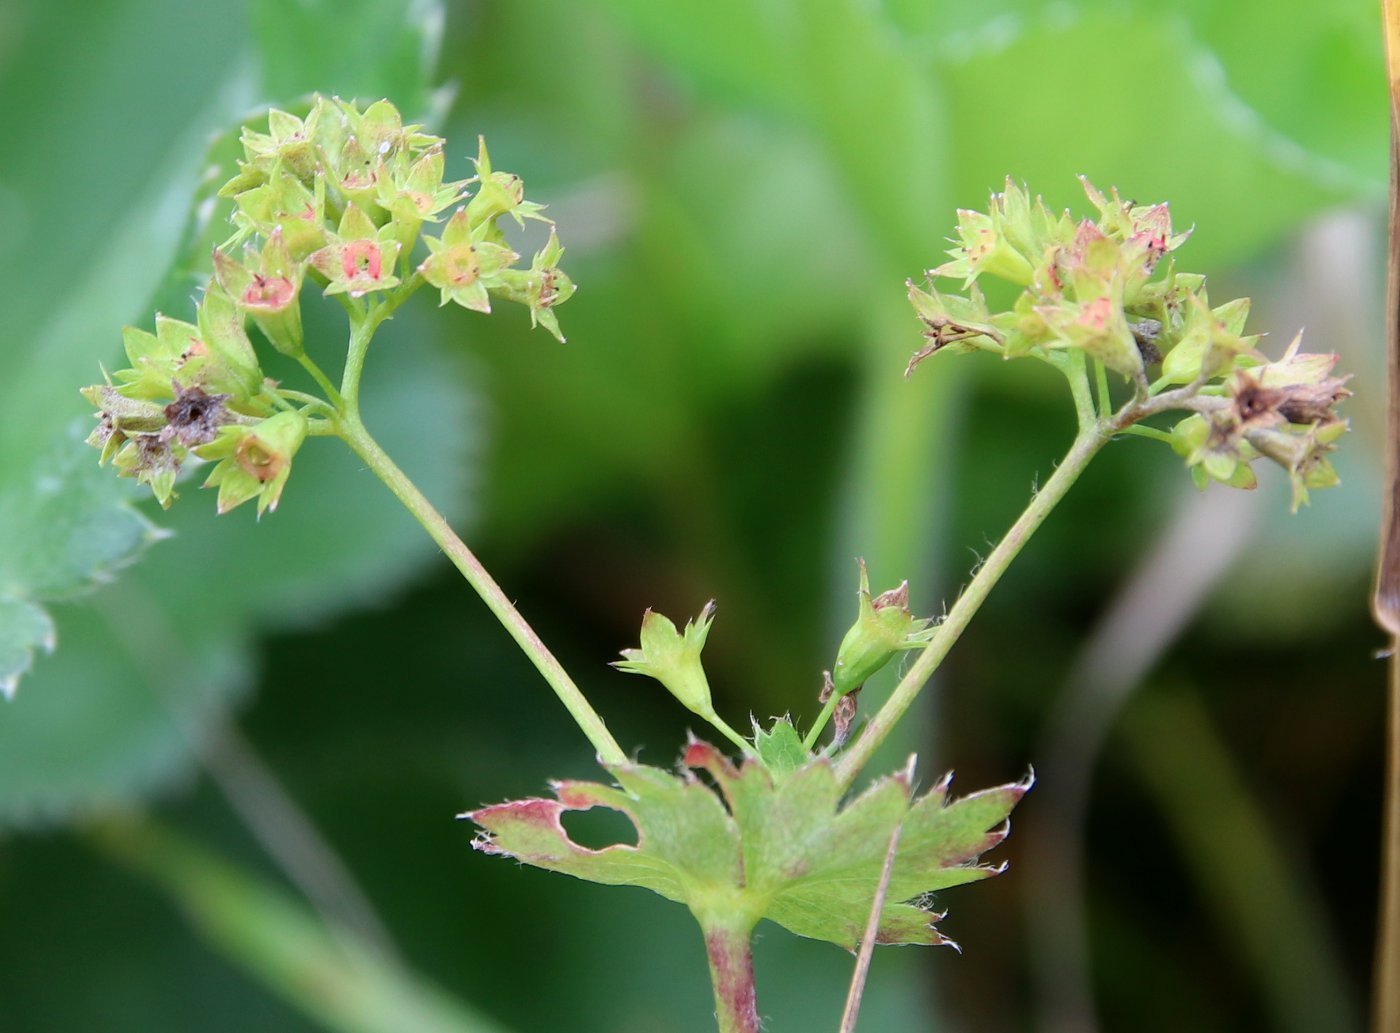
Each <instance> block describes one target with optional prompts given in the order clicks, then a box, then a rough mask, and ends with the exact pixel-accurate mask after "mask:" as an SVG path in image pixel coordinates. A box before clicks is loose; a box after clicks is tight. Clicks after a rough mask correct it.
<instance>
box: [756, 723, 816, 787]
mask: <svg viewBox="0 0 1400 1033" xmlns="http://www.w3.org/2000/svg"><path fill="white" fill-rule="evenodd" d="M753 744H754V747H755V748H756V749H757V750H758V759H759V760H761V761H763V766H764V767H766V768H767V769H768V773H769V774H770V775H772V776H773V779H774V781H778V782H781V781H782V780H783V779H784V778H786V777H787V776H788V775H790V774H792V773H793V772H794V771H796V770H797V769H798V768H800V767H801V766H802V765H803V764H806V763H807V762H808V761H810V760H811V759H812V755H811V754H810V753H808V752H807V750H806V748H805V747H804V746H803V745H802V736H800V735H798V734H797V729H796V728H794V727H793V726H792V718H790V717H780V718H777V719H776V720H775V721H774V722H773V727H772V728H771V729H770V730H769V731H766V732H765V731H764V730H763V729H762V728H760V727H758V724H757V723H755V724H754V729H753Z"/></svg>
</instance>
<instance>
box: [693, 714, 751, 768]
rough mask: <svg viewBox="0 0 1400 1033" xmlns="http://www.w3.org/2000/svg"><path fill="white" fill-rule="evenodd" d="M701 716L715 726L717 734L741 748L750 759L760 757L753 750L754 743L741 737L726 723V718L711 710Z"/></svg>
mask: <svg viewBox="0 0 1400 1033" xmlns="http://www.w3.org/2000/svg"><path fill="white" fill-rule="evenodd" d="M701 716H702V717H704V718H705V720H706V721H708V722H710V724H711V725H712V726H714V729H715V730H716V731H717V732H719V733H720V734H721V735H723V736H724V737H725V738H726V739H728V740H729V741H730V742H732V743H733V744H734V745H735V746H737V747H739V749H740V750H742V751H743V752H744V754H745V755H747V756H749V757H757V756H758V752H757V751H756V750H755V749H754V748H753V743H751V742H749V741H748V740H747V739H745V738H744V737H743V736H742V735H740V734H739V733H738V732H736V731H735V730H734V729H733V728H731V727H730V726H729V722H728V721H726V720H725V719H724V718H722V717H720V716H719V714H718V713H716V712H715V711H714V710H711V711H710V712H709V713H707V714H702V715H701Z"/></svg>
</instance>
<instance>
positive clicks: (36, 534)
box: [0, 437, 161, 696]
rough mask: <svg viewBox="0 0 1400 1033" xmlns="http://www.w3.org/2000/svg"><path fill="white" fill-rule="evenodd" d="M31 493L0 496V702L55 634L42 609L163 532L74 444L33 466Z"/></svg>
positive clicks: (97, 579)
mask: <svg viewBox="0 0 1400 1033" xmlns="http://www.w3.org/2000/svg"><path fill="white" fill-rule="evenodd" d="M34 466H35V471H34V473H33V475H32V476H33V480H31V482H30V483H29V485H28V486H27V487H28V490H26V491H19V490H11V491H5V492H3V493H0V542H6V543H9V545H10V547H9V548H6V549H5V550H4V551H3V552H0V695H4V696H13V695H14V692H15V688H16V686H17V685H18V683H19V679H20V676H21V675H23V674H24V673H25V672H26V671H28V670H29V667H30V663H31V662H32V659H33V654H34V651H35V650H36V649H43V650H44V651H45V652H51V651H52V650H53V647H54V643H55V639H56V632H55V630H54V625H53V619H52V618H51V617H50V616H49V614H48V613H47V611H46V610H45V609H44V608H43V606H42V605H40V604H42V603H48V602H53V601H55V600H59V599H65V598H70V597H72V596H74V595H77V594H79V593H81V592H83V591H85V590H87V589H89V588H91V587H93V586H95V585H97V584H100V583H101V582H103V581H106V580H108V579H109V578H110V577H111V575H112V574H113V573H114V572H115V571H116V570H118V569H119V568H121V567H122V566H123V565H125V564H127V563H129V562H131V561H132V560H133V559H135V558H136V557H137V556H138V555H139V554H140V553H141V552H142V551H143V550H144V549H145V548H146V547H147V546H148V545H150V544H151V543H152V542H153V541H155V540H156V539H157V538H159V537H161V535H160V532H159V531H158V530H157V529H156V528H155V526H154V525H153V524H151V522H150V521H149V520H147V519H146V518H145V517H144V516H143V515H142V514H141V513H139V512H138V511H136V510H135V509H134V508H132V506H131V505H130V503H129V498H130V494H131V493H130V491H129V490H128V486H127V485H123V484H116V483H114V478H113V477H112V476H111V475H110V471H100V470H98V468H97V464H96V463H95V462H93V454H92V451H91V449H89V448H87V447H85V446H84V445H83V444H81V442H80V441H79V440H78V439H77V438H76V437H74V438H70V439H69V440H67V441H65V442H64V443H63V445H61V446H60V447H58V448H57V449H54V450H53V452H52V454H51V455H49V456H47V457H45V459H44V460H43V461H41V462H37V463H35V464H34Z"/></svg>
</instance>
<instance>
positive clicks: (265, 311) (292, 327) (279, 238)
mask: <svg viewBox="0 0 1400 1033" xmlns="http://www.w3.org/2000/svg"><path fill="white" fill-rule="evenodd" d="M245 262H246V263H247V264H244V263H240V262H238V261H236V260H234V259H233V258H231V257H229V256H228V255H226V254H225V253H224V252H222V251H220V250H218V249H217V248H216V249H215V250H214V279H215V280H216V281H217V282H218V284H219V286H220V287H222V288H223V289H224V291H225V292H226V293H227V294H228V295H229V296H230V297H232V298H233V299H234V300H235V301H236V303H237V304H238V305H239V306H240V307H242V308H243V309H244V311H246V312H247V313H248V315H250V316H252V318H253V322H254V323H256V324H257V325H258V329H260V330H261V331H262V332H263V336H264V337H266V338H267V339H268V341H270V342H271V343H272V346H273V347H274V348H276V349H277V350H278V351H279V352H281V353H282V354H283V355H291V356H293V357H295V356H297V355H300V354H301V353H302V339H303V335H302V328H301V305H300V303H299V300H298V296H299V295H300V293H301V283H302V277H303V276H304V275H305V273H306V267H305V266H304V265H303V264H302V263H300V262H294V261H293V260H292V256H291V253H290V252H289V251H288V250H287V242H286V240H285V238H284V237H283V234H282V229H281V227H280V226H279V227H276V228H274V229H273V231H272V234H271V235H270V236H269V237H268V239H267V243H266V244H264V245H263V249H262V251H261V252H260V253H259V252H253V251H251V250H249V251H248V252H246V253H245Z"/></svg>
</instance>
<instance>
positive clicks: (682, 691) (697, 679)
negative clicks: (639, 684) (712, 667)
mask: <svg viewBox="0 0 1400 1033" xmlns="http://www.w3.org/2000/svg"><path fill="white" fill-rule="evenodd" d="M714 616H715V604H714V603H713V602H708V603H706V604H705V608H704V609H703V610H701V611H700V616H699V617H697V618H696V619H695V620H694V621H687V622H686V625H685V631H684V632H679V631H677V630H676V626H675V625H674V624H673V623H671V621H670V620H669V619H668V618H666V617H663V616H662V615H661V614H659V613H657V612H655V611H654V610H647V612H646V615H645V616H644V617H643V618H642V634H641V648H640V649H624V650H623V651H622V655H623V656H624V657H625V658H626V659H623V660H618V661H615V662H614V663H613V666H614V667H616V668H617V669H618V670H619V671H626V672H627V673H628V674H645V675H647V676H648V677H650V678H655V679H656V680H657V681H659V682H660V683H661V684H662V685H664V686H666V689H667V691H668V692H670V693H671V695H673V696H675V697H676V699H678V700H680V701H681V703H683V704H684V705H685V706H686V708H687V709H689V710H691V711H693V712H694V713H696V714H699V715H700V716H701V717H703V718H705V719H706V720H710V719H712V718H713V717H714V713H715V708H714V705H713V704H712V703H711V702H710V683H709V681H708V680H707V679H706V677H705V669H704V667H702V666H701V664H700V651H701V650H702V649H703V648H704V647H705V637H706V636H707V635H709V633H710V623H711V622H712V621H713V620H714Z"/></svg>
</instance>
